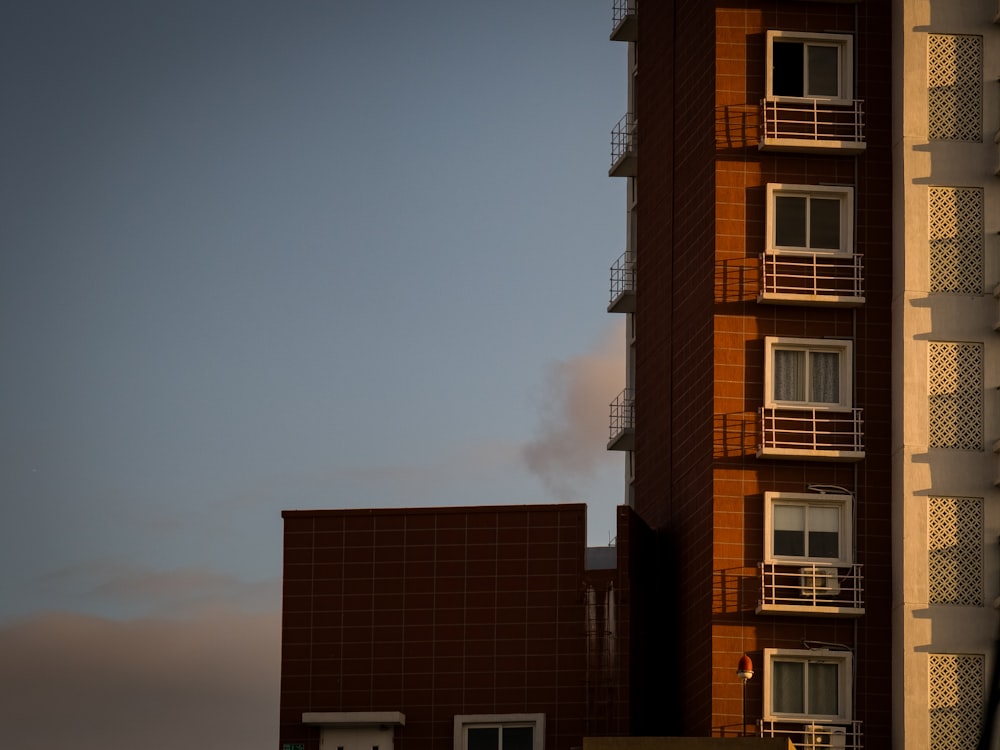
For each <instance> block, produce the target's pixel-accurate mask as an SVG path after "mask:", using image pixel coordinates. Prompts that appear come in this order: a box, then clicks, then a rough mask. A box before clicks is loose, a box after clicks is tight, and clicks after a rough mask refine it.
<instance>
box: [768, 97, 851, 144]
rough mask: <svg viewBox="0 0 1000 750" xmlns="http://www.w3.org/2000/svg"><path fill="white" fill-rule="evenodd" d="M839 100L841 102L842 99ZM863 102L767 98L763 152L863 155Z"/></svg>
mask: <svg viewBox="0 0 1000 750" xmlns="http://www.w3.org/2000/svg"><path fill="white" fill-rule="evenodd" d="M838 101H839V100H838ZM861 104H862V101H861V100H860V99H851V100H845V101H844V103H842V104H836V103H832V102H829V101H826V100H822V99H793V100H780V99H763V100H761V109H762V116H761V123H762V128H763V132H762V133H761V138H760V143H758V144H757V147H758V148H759V149H760V150H761V151H787V152H792V153H814V154H815V153H821V154H824V153H825V154H844V155H852V154H860V153H862V152H864V150H865V136H864V113H863V111H862V108H861Z"/></svg>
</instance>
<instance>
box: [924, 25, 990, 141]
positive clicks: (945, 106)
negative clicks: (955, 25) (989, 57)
mask: <svg viewBox="0 0 1000 750" xmlns="http://www.w3.org/2000/svg"><path fill="white" fill-rule="evenodd" d="M982 70H983V38H982V37H981V36H973V35H970V34H928V35H927V117H928V123H927V134H928V137H930V139H931V140H934V141H971V142H974V143H981V142H982V140H983V91H982V89H983V75H982Z"/></svg>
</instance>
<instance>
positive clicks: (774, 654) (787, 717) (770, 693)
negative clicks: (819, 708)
mask: <svg viewBox="0 0 1000 750" xmlns="http://www.w3.org/2000/svg"><path fill="white" fill-rule="evenodd" d="M776 661H797V662H803V663H804V664H806V665H807V666H806V669H807V670H808V665H809V664H810V663H812V664H829V663H831V662H833V663H835V664H836V665H837V692H838V696H837V707H838V712H837V713H836V714H809V713H801V714H799V713H785V712H778V711H775V710H774V663H775V662H776ZM853 680H854V658H853V654H851V652H850V651H831V650H827V649H790V648H787V649H786V648H765V649H764V711H763V713H764V716H763V719H764V721H803V722H809V723H813V722H817V723H829V724H838V723H846V722H850V721H852V720H853V718H854V711H853V706H852V704H851V695H852V692H853V690H852V683H853ZM804 684H805V685H806V686H808V684H809V678H808V674H807V675H806V677H805V680H804Z"/></svg>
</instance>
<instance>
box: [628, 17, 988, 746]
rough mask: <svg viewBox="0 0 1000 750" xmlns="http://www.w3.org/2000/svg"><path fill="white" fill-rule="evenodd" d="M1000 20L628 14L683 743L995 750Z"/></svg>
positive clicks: (633, 409) (644, 398)
mask: <svg viewBox="0 0 1000 750" xmlns="http://www.w3.org/2000/svg"><path fill="white" fill-rule="evenodd" d="M997 10H998V9H997V7H996V2H995V0H908V1H906V2H904V1H903V0H896V1H895V2H892V3H890V2H888V0H885V1H883V2H879V1H876V0H858V1H857V2H823V1H822V0H815V1H804V0H773V1H770V2H754V1H753V0H747V1H746V2H740V3H732V2H711V1H710V0H673V1H670V0H661V1H659V2H651V1H649V0H647V1H646V2H642V3H638V2H636V1H635V0H615V7H614V30H613V32H612V35H611V37H612V40H615V41H620V42H624V43H627V44H628V48H629V53H628V71H627V73H628V102H629V104H628V110H629V111H628V112H627V113H626V114H625V116H624V117H623V118H622V120H621V122H620V123H619V124H618V126H617V127H616V128H615V130H614V131H613V134H612V166H611V170H610V174H611V175H612V176H614V177H622V178H625V179H626V180H627V221H626V243H625V251H624V252H623V254H622V255H621V257H620V258H619V260H618V261H617V262H616V263H615V265H614V266H613V267H612V279H611V280H612V284H611V300H610V304H609V308H608V309H609V311H611V312H615V313H623V314H625V315H626V316H627V339H628V341H627V351H626V357H627V367H626V370H627V383H626V389H625V391H623V393H622V394H620V395H619V397H618V398H617V399H616V400H615V401H614V402H613V403H612V407H611V430H610V439H609V442H608V448H609V449H612V450H621V451H624V453H625V456H626V462H625V463H626V471H625V473H626V477H625V478H626V503H627V504H628V505H630V506H632V507H633V508H634V510H635V511H636V513H637V514H638V515H639V516H640V517H641V518H642V519H644V520H645V521H646V523H648V524H649V526H650V527H652V528H653V529H656V530H657V531H658V532H659V538H660V540H661V541H660V545H661V547H663V548H665V554H662V555H660V559H663V560H665V561H667V562H666V563H665V565H666V566H667V567H668V568H669V569H670V571H671V575H669V576H664V578H663V580H664V581H671V582H672V583H673V585H672V586H671V587H670V588H667V587H666V586H665V587H664V588H663V589H662V591H661V593H662V595H663V596H664V597H666V598H667V599H669V601H670V602H671V604H670V608H671V609H672V610H673V613H674V618H673V619H672V622H671V624H672V630H671V634H672V637H673V642H672V643H670V645H669V647H670V648H671V649H672V652H673V653H672V661H673V666H674V674H673V676H672V680H673V681H675V683H676V684H677V686H678V688H677V691H676V693H675V697H676V701H677V709H678V710H677V711H676V713H675V714H674V716H673V722H674V725H673V726H667V727H666V730H667V731H668V732H669V731H671V730H676V731H677V732H678V733H682V734H685V735H712V736H732V735H735V734H742V733H743V732H755V733H760V734H763V735H764V736H787V737H790V738H791V739H793V740H794V741H795V742H796V743H797V744H798V745H799V746H800V747H807V748H814V747H828V746H832V747H845V748H861V747H869V748H874V747H879V748H881V747H897V748H904V747H905V748H907V749H910V748H935V750H936V749H938V748H952V747H953V748H968V747H973V746H975V740H976V737H977V736H978V732H979V726H980V717H981V715H982V708H983V705H984V701H985V693H986V685H987V682H986V678H987V673H988V672H989V671H990V664H989V660H988V656H989V655H990V653H991V648H992V640H993V637H994V634H995V629H996V620H997V614H996V612H995V611H994V610H993V608H992V606H991V604H992V599H993V597H994V596H995V595H996V594H997V593H998V592H1000V579H998V575H997V568H998V567H1000V555H998V553H997V549H996V543H995V540H996V537H997V533H998V531H1000V517H998V513H997V508H996V506H997V500H998V499H1000V498H998V496H997V489H996V486H995V484H994V483H995V481H997V478H998V477H1000V466H998V464H997V460H998V459H997V455H996V454H995V453H994V450H995V449H996V450H1000V442H997V443H994V441H996V440H997V439H998V438H1000V418H998V417H1000V415H998V414H997V411H998V408H1000V397H998V394H997V388H998V387H1000V368H998V362H997V359H998V356H997V355H998V354H1000V341H998V340H997V333H996V330H995V329H996V328H997V327H998V326H997V323H998V321H1000V315H998V311H997V301H996V298H995V296H994V284H996V282H997V281H998V280H1000V265H998V263H997V259H996V258H995V255H996V252H997V250H998V249H1000V248H998V246H997V244H998V243H997V238H996V236H995V235H996V233H997V230H998V229H1000V226H998V224H1000V219H998V197H1000V190H998V178H997V176H996V172H995V170H996V169H997V167H998V165H1000V162H998V154H997V150H996V149H997V146H996V143H995V141H994V133H997V132H998V131H997V129H998V128H1000V97H998V88H1000V86H998V84H997V83H996V78H997V75H998V74H1000V26H997V25H996V24H995V14H996V12H997ZM666 552H669V554H667V553H666ZM744 653H746V654H748V655H749V656H750V657H751V658H752V659H753V662H754V664H755V666H756V673H755V675H754V676H753V677H752V678H751V679H750V680H749V681H748V682H746V683H745V685H741V684H740V682H739V681H738V680H736V679H734V675H735V672H736V669H737V664H738V663H739V660H740V658H741V656H742V655H743V654H744ZM664 721H665V722H666V723H669V722H670V721H671V719H670V718H669V717H666V718H665V719H664Z"/></svg>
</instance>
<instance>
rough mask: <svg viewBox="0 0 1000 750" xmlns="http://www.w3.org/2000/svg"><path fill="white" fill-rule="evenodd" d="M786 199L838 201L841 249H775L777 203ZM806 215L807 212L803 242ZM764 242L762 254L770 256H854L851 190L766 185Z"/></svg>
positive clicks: (836, 187) (828, 186)
mask: <svg viewBox="0 0 1000 750" xmlns="http://www.w3.org/2000/svg"><path fill="white" fill-rule="evenodd" d="M779 197H780V198H785V197H794V198H806V199H807V200H809V199H812V198H836V199H838V200H839V201H840V247H839V248H837V249H831V248H813V247H808V246H805V247H794V246H787V245H781V246H779V245H778V242H777V234H778V223H777V199H778V198H779ZM808 221H809V211H808V208H807V210H806V222H807V228H806V235H807V236H806V242H808V241H809V238H808ZM766 227H767V240H766V243H765V248H764V251H765V252H766V253H768V254H769V255H778V254H781V255H796V254H802V255H838V256H841V255H853V254H854V188H852V187H847V186H844V187H841V186H834V185H787V184H784V183H774V182H769V183H768V185H767V224H766Z"/></svg>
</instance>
